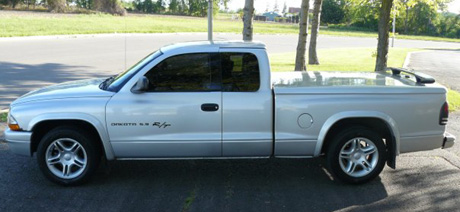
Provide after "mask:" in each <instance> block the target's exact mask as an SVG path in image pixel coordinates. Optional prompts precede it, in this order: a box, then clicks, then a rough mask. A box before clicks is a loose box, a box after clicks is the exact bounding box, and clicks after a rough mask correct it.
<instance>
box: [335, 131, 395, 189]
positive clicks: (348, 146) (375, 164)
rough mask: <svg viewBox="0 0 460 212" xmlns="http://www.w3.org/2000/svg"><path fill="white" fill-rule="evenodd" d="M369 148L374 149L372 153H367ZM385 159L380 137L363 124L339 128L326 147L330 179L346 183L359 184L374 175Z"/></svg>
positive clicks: (374, 176)
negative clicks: (339, 130) (362, 125)
mask: <svg viewBox="0 0 460 212" xmlns="http://www.w3.org/2000/svg"><path fill="white" fill-rule="evenodd" d="M353 147H355V148H353ZM372 149H375V152H374V153H371V152H372V151H373V150H372ZM375 153H377V154H375ZM386 158H387V150H386V146H385V144H384V142H383V139H382V137H381V136H380V135H379V134H377V133H376V132H374V131H372V130H370V129H368V128H366V127H351V128H348V129H345V130H343V131H341V132H340V133H338V134H337V135H336V136H334V137H333V139H332V140H331V143H330V145H329V146H328V148H327V150H326V163H327V168H328V170H329V172H330V173H331V174H332V176H333V177H334V179H338V180H340V181H342V182H345V183H350V184H362V183H366V182H369V181H371V180H373V179H374V178H376V177H377V176H378V175H379V174H380V172H382V170H383V167H384V166H385V162H386ZM353 167H354V168H353Z"/></svg>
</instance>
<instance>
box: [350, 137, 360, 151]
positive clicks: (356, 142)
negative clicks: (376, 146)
mask: <svg viewBox="0 0 460 212" xmlns="http://www.w3.org/2000/svg"><path fill="white" fill-rule="evenodd" d="M359 147H360V146H359V139H358V138H357V139H354V140H353V141H352V142H351V149H350V150H351V151H355V150H357V149H359Z"/></svg>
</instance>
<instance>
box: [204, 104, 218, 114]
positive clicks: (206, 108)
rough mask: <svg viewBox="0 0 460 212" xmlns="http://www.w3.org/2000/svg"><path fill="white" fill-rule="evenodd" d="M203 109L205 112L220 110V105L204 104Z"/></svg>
mask: <svg viewBox="0 0 460 212" xmlns="http://www.w3.org/2000/svg"><path fill="white" fill-rule="evenodd" d="M201 110H202V111H205V112H212V111H218V110H219V105H218V104H202V105H201Z"/></svg>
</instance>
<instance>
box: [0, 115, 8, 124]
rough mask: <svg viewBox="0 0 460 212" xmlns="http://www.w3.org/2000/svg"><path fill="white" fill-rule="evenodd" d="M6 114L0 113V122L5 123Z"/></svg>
mask: <svg viewBox="0 0 460 212" xmlns="http://www.w3.org/2000/svg"><path fill="white" fill-rule="evenodd" d="M7 116H8V113H0V122H6V119H7Z"/></svg>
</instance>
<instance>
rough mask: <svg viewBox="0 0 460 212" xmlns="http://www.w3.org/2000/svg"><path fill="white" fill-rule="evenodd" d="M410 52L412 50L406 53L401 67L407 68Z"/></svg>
mask: <svg viewBox="0 0 460 212" xmlns="http://www.w3.org/2000/svg"><path fill="white" fill-rule="evenodd" d="M412 53H414V52H409V53H407V55H406V59H405V60H404V64H403V68H408V66H409V63H410V58H411V57H412Z"/></svg>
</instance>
